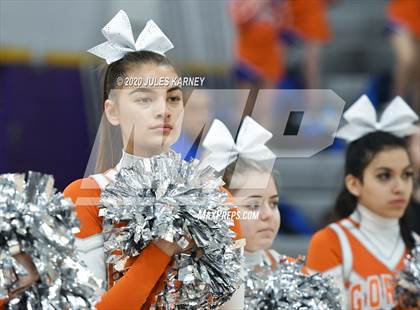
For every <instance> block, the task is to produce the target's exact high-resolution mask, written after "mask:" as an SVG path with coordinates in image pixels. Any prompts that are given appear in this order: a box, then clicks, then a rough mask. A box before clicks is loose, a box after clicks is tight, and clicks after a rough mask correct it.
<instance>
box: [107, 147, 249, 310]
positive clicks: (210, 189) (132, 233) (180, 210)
mask: <svg viewBox="0 0 420 310" xmlns="http://www.w3.org/2000/svg"><path fill="white" fill-rule="evenodd" d="M198 165H199V162H198V160H192V161H189V162H187V161H183V160H181V158H180V155H179V154H177V153H175V152H173V151H170V152H168V153H164V154H161V155H157V156H154V157H151V158H144V159H141V160H139V161H137V162H135V163H134V164H133V165H131V166H130V167H123V168H122V169H121V170H120V172H119V173H118V174H117V175H116V178H115V180H114V182H112V183H110V184H109V185H108V186H107V187H106V188H105V190H104V191H103V192H102V195H101V209H100V211H99V214H100V215H101V216H103V218H104V236H105V237H104V238H105V245H104V247H105V252H106V253H107V254H108V260H107V261H108V262H109V263H111V264H113V266H114V269H115V270H116V271H118V272H124V270H125V268H126V261H127V260H128V259H129V258H130V257H135V256H137V255H139V254H140V253H141V251H142V250H143V249H144V248H145V247H146V246H147V245H148V244H149V243H150V242H151V241H152V240H156V239H163V240H166V241H168V242H174V243H177V244H178V245H179V246H180V247H181V248H185V247H186V246H188V244H189V243H188V241H187V240H191V239H192V240H193V241H194V243H195V245H194V247H193V248H192V250H191V251H188V252H185V253H180V254H176V255H174V257H173V263H172V265H171V267H170V269H169V271H168V273H167V279H166V280H165V284H164V288H163V290H162V291H161V292H160V293H159V294H158V295H157V296H156V297H157V303H156V307H158V308H159V309H161V308H163V309H215V308H217V307H218V306H220V305H221V304H223V303H225V302H226V301H227V300H228V299H229V298H230V297H231V296H232V295H233V293H234V292H235V290H236V289H237V288H238V287H239V285H240V283H241V281H242V279H241V276H240V274H241V273H240V269H241V263H242V256H241V253H240V249H237V248H236V247H235V244H234V241H233V240H232V238H233V237H234V236H235V233H234V232H233V231H232V230H230V229H229V226H228V225H233V221H232V220H227V219H226V218H224V217H217V216H211V217H210V219H209V218H205V217H203V216H201V215H203V214H213V215H215V214H216V213H217V212H220V214H222V213H223V212H228V211H229V209H230V208H232V206H230V205H227V204H225V201H226V199H227V194H226V193H224V192H221V191H220V187H221V186H222V185H223V181H222V180H221V179H220V178H218V177H216V176H215V172H214V170H213V169H212V168H210V167H207V168H203V169H201V168H198ZM116 224H120V225H116ZM121 224H123V225H125V226H123V227H116V226H122V225H121ZM116 250H117V252H118V253H122V254H121V255H120V254H115V251H116Z"/></svg>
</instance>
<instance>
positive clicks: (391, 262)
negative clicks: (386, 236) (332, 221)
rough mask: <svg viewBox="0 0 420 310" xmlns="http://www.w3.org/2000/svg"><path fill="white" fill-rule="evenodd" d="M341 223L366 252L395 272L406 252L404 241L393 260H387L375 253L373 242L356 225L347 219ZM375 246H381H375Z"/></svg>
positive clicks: (394, 254)
mask: <svg viewBox="0 0 420 310" xmlns="http://www.w3.org/2000/svg"><path fill="white" fill-rule="evenodd" d="M341 223H342V224H343V226H344V227H346V228H348V230H349V232H350V233H351V234H352V235H353V236H354V237H355V238H356V239H357V240H358V241H359V242H360V243H361V244H362V245H363V247H364V248H365V249H366V251H368V252H369V253H370V254H372V255H373V256H374V257H375V258H376V259H377V260H378V261H380V262H381V263H382V264H383V265H384V266H386V267H387V268H389V269H390V270H394V269H395V268H396V267H397V265H398V263H399V262H400V261H401V258H402V257H403V256H404V252H405V244H404V241H403V240H402V239H401V240H399V241H398V244H397V247H396V249H395V252H394V253H393V254H392V256H391V258H390V259H388V260H387V259H385V258H384V257H382V256H381V255H379V253H375V251H373V250H372V241H369V240H367V239H366V237H365V236H363V234H361V233H360V231H359V229H358V228H357V227H356V226H354V224H353V223H352V222H351V221H349V220H347V219H345V220H342V221H341ZM375 246H379V245H376V244H375Z"/></svg>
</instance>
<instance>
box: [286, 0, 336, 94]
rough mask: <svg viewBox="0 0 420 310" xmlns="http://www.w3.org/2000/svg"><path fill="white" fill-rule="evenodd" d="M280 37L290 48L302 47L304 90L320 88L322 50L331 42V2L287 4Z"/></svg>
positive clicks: (292, 1)
mask: <svg viewBox="0 0 420 310" xmlns="http://www.w3.org/2000/svg"><path fill="white" fill-rule="evenodd" d="M285 2H286V5H285V6H284V7H283V14H282V15H283V18H282V26H281V33H280V37H281V38H282V40H283V41H285V42H286V43H289V44H296V43H302V44H303V49H304V56H303V57H304V58H303V61H302V62H303V67H302V68H301V70H302V72H303V76H304V83H305V85H304V86H305V88H309V89H317V88H319V87H320V78H319V71H320V69H319V67H320V55H321V50H322V46H323V45H324V44H325V43H326V42H328V41H329V40H330V38H331V30H330V25H329V22H328V16H327V8H328V7H327V6H328V3H329V2H332V1H331V0H286V1H285Z"/></svg>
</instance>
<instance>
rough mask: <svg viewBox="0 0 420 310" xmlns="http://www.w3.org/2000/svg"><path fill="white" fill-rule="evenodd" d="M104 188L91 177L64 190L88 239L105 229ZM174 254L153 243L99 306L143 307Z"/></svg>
mask: <svg viewBox="0 0 420 310" xmlns="http://www.w3.org/2000/svg"><path fill="white" fill-rule="evenodd" d="M100 194H101V190H100V188H99V187H98V185H97V183H96V182H95V180H93V179H91V178H87V179H81V180H77V181H75V182H73V183H71V184H70V185H69V186H68V187H67V188H66V189H65V190H64V196H65V197H69V198H71V199H72V201H73V203H74V204H75V205H76V215H77V217H78V219H79V220H80V232H79V233H78V234H77V237H78V238H86V237H89V236H92V235H95V234H98V233H101V232H102V220H101V218H100V217H99V215H98V212H99V209H98V203H99V197H100ZM170 260H171V257H169V256H167V255H166V254H165V253H164V252H162V251H161V250H160V249H159V248H158V247H157V246H156V245H154V244H150V245H149V246H147V247H146V248H145V249H144V250H143V251H142V252H141V254H140V255H139V256H138V257H137V258H136V259H135V260H134V263H133V264H132V265H131V266H130V268H129V270H128V271H127V272H126V273H125V274H124V276H123V277H121V279H119V281H118V282H117V283H116V284H115V285H114V286H112V288H111V289H109V290H108V291H107V292H106V293H105V294H103V295H102V297H101V300H100V302H99V303H98V304H97V308H98V309H122V308H124V309H136V310H138V309H140V308H141V307H142V306H143V305H144V304H145V303H146V301H147V299H148V298H149V296H151V295H153V288H154V287H155V285H156V284H157V283H158V281H159V279H160V278H161V276H162V274H163V273H164V271H165V270H166V267H167V266H168V264H169V262H170Z"/></svg>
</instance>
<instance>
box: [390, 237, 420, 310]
mask: <svg viewBox="0 0 420 310" xmlns="http://www.w3.org/2000/svg"><path fill="white" fill-rule="evenodd" d="M404 263H405V264H404V268H403V269H402V270H401V271H400V272H399V274H398V275H397V277H396V282H397V283H396V287H395V295H396V298H397V300H398V302H399V304H400V305H401V306H403V307H413V308H415V309H418V308H420V243H417V244H416V246H415V247H414V249H413V251H412V253H411V254H410V255H407V257H406V258H405V260H404Z"/></svg>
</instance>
